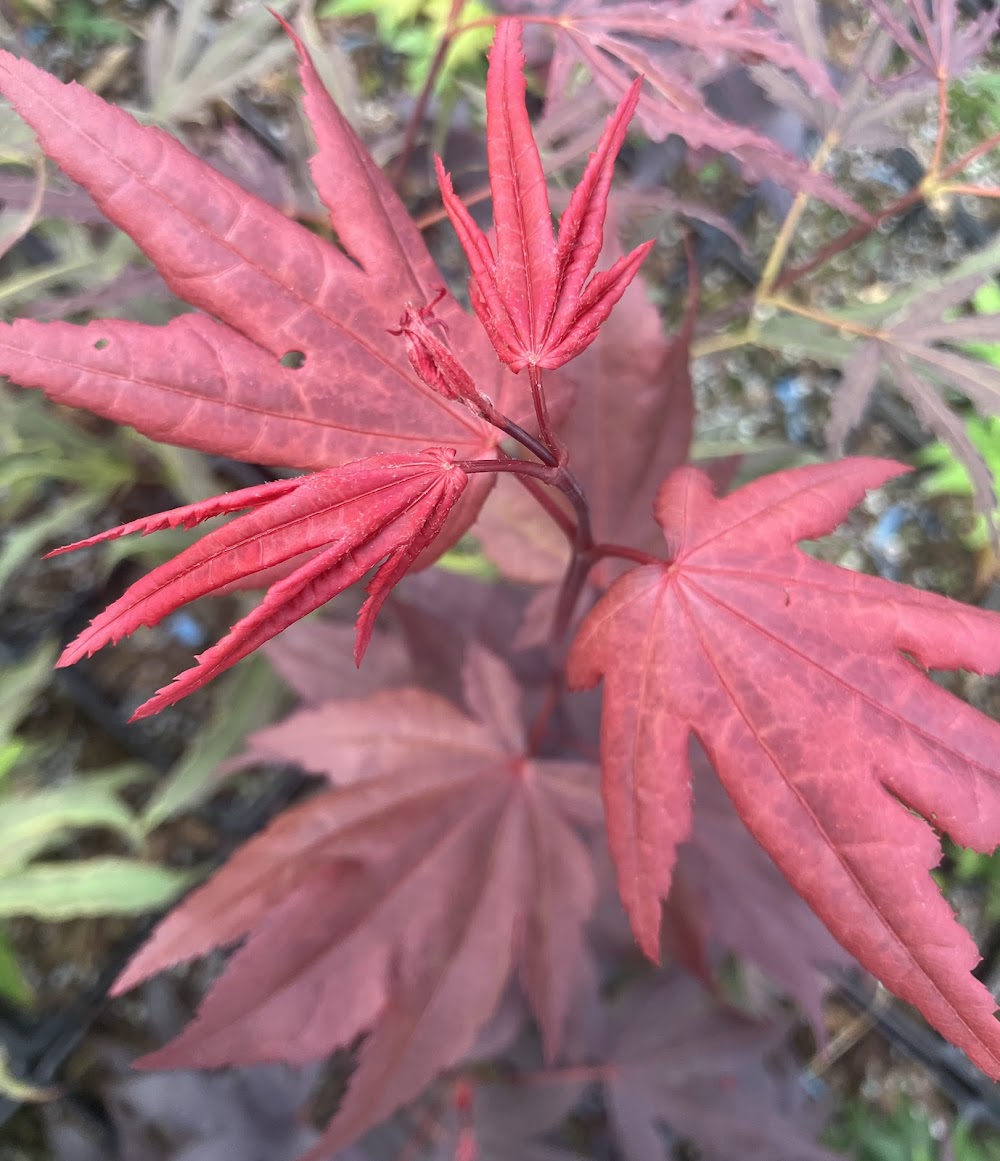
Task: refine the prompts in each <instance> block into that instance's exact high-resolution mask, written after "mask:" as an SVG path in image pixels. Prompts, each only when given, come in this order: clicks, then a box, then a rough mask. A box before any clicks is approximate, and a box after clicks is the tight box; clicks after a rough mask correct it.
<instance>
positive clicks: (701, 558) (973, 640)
mask: <svg viewBox="0 0 1000 1161" xmlns="http://www.w3.org/2000/svg"><path fill="white" fill-rule="evenodd" d="M902 471H905V469H904V468H902V467H901V466H900V465H898V464H893V463H889V462H887V461H882V460H870V459H853V460H844V461H842V462H841V463H837V464H820V465H816V466H812V467H807V468H799V469H796V470H793V471H785V472H778V473H776V474H774V475H771V476H767V477H766V478H764V479H761V480H758V481H756V482H754V483H753V484H750V485H748V486H747V487H745V488H741V489H740V490H738V491H737V492H734V493H733V494H731V495H730V496H727V497H725V498H724V499H721V500H717V499H715V498H714V497H713V496H712V493H711V486H710V484H709V482H708V479H707V477H706V476H705V475H704V474H703V473H701V472H699V471H697V470H695V469H693V468H685V469H681V470H679V471H677V472H674V473H673V474H672V475H671V476H670V477H668V479H667V481H666V482H665V483H664V485H663V486H662V488H661V489H660V493H659V495H658V497H657V501H656V505H655V514H656V518H657V521H658V523H659V524H660V526H661V527H662V529H663V534H664V536H665V538H666V541H667V544H668V546H669V555H670V561H669V563H666V562H665V563H663V564H662V565H659V564H658V565H645V566H642V567H640V568H636V569H634V570H632V571H631V572H629V573H626V575H625V576H623V577H621V578H620V579H619V580H617V581H616V582H615V583H614V584H613V585H612V586H611V588H610V589H609V590H608V592H607V594H606V595H605V596H604V597H603V598H602V600H601V601H600V602H599V603H598V604H597V605H596V606H595V608H594V609H593V610H592V611H591V613H590V614H589V615H588V617H587V619H586V620H585V621H584V624H583V626H582V628H581V630H580V632H579V635H578V637H577V639H576V641H575V643H574V646H573V649H572V652H571V655H570V658H569V679H570V681H571V683H572V684H573V685H574V686H576V687H583V686H589V685H592V684H593V683H594V682H596V681H597V680H598V678H600V677H601V676H603V677H604V683H605V708H604V713H603V721H602V725H601V756H602V767H603V793H604V800H605V808H606V813H607V818H608V829H609V835H610V842H611V847H612V852H613V854H614V857H615V861H616V864H617V868H618V878H619V889H620V891H621V894H622V898H623V900H624V902H625V906H626V909H627V911H628V912H629V915H630V917H631V920H632V925H633V928H634V930H635V933H636V936H637V938H638V940H639V942H640V943H641V944H642V946H643V948H644V949H645V950H646V952H647V953H648V954H649V955H650V956H652V957H654V958H655V957H656V956H657V954H658V950H659V941H658V930H659V923H660V903H659V900H660V898H661V897H662V896H664V895H665V894H666V893H667V891H668V889H669V886H670V880H671V875H672V871H673V864H674V858H675V848H676V845H677V843H678V842H680V841H682V840H683V839H684V838H685V836H686V835H687V833H688V831H689V828H690V815H691V804H690V798H691V770H690V766H689V763H688V739H689V735H690V733H691V732H692V731H693V732H694V733H695V734H696V735H697V737H698V739H699V740H700V741H701V744H702V745H703V746H704V748H705V750H706V751H707V753H708V755H709V757H710V758H711V760H712V763H713V765H714V766H715V768H716V770H717V772H718V774H719V777H720V779H721V781H722V782H723V784H724V786H725V787H726V790H727V791H728V793H729V796H730V797H731V798H732V800H733V803H734V804H735V806H736V809H737V811H738V812H739V814H740V816H741V818H742V819H743V821H744V823H745V824H746V826H747V827H748V829H749V830H750V831H751V833H752V834H753V835H754V836H755V837H756V839H757V840H758V841H759V842H760V844H761V845H762V846H763V847H764V848H765V849H766V850H767V851H768V853H769V854H770V855H771V857H772V858H773V859H774V861H775V863H776V864H777V865H778V867H779V869H780V870H781V871H782V873H783V874H784V875H785V877H786V878H787V879H788V880H789V882H790V883H791V884H792V885H793V886H794V887H795V889H796V890H797V891H798V892H799V894H800V895H802V896H803V898H804V899H806V901H807V902H808V903H809V904H810V905H811V906H812V908H813V909H814V910H815V911H816V913H817V914H818V915H819V916H820V918H821V919H822V920H823V921H824V923H826V925H827V927H828V928H829V929H830V931H831V932H832V933H833V934H834V935H835V936H836V938H837V939H838V940H839V941H840V942H841V943H842V944H843V945H844V947H846V948H847V949H848V950H849V951H851V952H852V953H853V954H854V955H855V956H856V957H857V959H858V960H860V962H861V963H862V964H863V965H864V966H865V967H867V968H868V970H869V971H871V972H872V973H873V974H874V975H876V976H878V978H879V979H881V980H882V981H884V983H885V984H886V986H887V987H889V988H891V989H892V990H893V991H894V992H896V993H897V994H898V995H900V996H901V997H903V998H904V999H906V1000H908V1001H909V1002H910V1003H912V1004H914V1005H916V1006H917V1007H918V1008H919V1009H920V1010H921V1011H922V1012H923V1014H924V1015H925V1016H926V1018H927V1019H928V1020H929V1021H930V1022H931V1023H932V1024H933V1025H934V1026H935V1027H936V1028H938V1029H939V1030H940V1031H941V1032H942V1034H943V1035H944V1036H946V1037H947V1038H948V1039H949V1040H951V1041H952V1043H954V1044H957V1045H959V1046H960V1047H962V1048H964V1049H965V1051H966V1052H967V1053H968V1054H969V1056H970V1057H971V1058H972V1059H973V1060H974V1061H975V1062H976V1064H978V1065H979V1066H980V1067H981V1068H983V1069H984V1070H985V1071H986V1072H988V1073H990V1075H992V1076H994V1077H1000V1025H998V1024H997V1022H996V1020H995V1018H994V1014H993V1013H994V1009H995V1007H996V1004H995V1002H994V1000H993V997H992V996H991V995H990V993H989V992H988V991H987V990H986V988H984V987H983V986H982V985H981V984H980V983H979V982H978V981H977V980H975V979H974V978H973V977H972V976H971V975H970V974H969V972H970V969H971V968H972V967H973V966H974V965H975V963H976V959H977V956H976V949H975V946H974V945H973V943H972V940H971V939H970V938H969V936H968V934H967V933H966V932H965V931H964V930H963V929H962V928H961V927H960V926H959V925H958V924H957V923H956V921H955V918H954V916H953V915H952V912H951V908H950V907H949V906H948V904H947V903H946V902H945V900H944V899H943V898H942V897H941V895H940V893H939V892H938V890H937V888H936V887H935V885H934V883H933V882H932V880H931V878H930V875H929V873H928V872H929V871H930V869H931V868H932V867H933V866H935V865H936V864H937V862H938V861H939V859H940V857H941V849H940V845H939V841H938V838H937V834H936V833H935V831H936V830H941V831H943V832H945V833H947V834H949V835H950V836H951V837H952V838H953V839H954V840H955V841H956V842H958V843H961V844H962V845H964V846H970V847H974V848H975V849H976V850H980V851H991V850H992V849H993V848H994V847H995V846H996V844H997V841H998V839H1000V724H997V723H996V722H994V721H991V720H990V719H988V718H985V717H984V716H983V715H982V714H980V713H977V712H976V711H975V710H973V709H972V708H970V707H969V706H968V705H966V704H965V703H964V702H962V701H960V700H959V699H958V698H956V697H954V696H953V695H951V694H950V693H948V692H946V691H945V690H943V689H941V688H940V687H939V686H938V685H936V684H935V683H934V682H933V681H932V680H931V679H930V678H929V677H928V676H927V674H926V672H925V669H927V668H941V669H956V668H963V669H970V670H973V671H975V672H979V673H986V672H995V671H996V670H997V668H998V665H1000V619H998V618H997V617H996V615H995V614H993V613H987V612H983V611H982V610H979V609H974V608H969V607H967V606H966V605H962V604H958V603H957V602H954V601H950V600H947V599H946V598H944V597H939V596H936V595H934V594H931V593H925V592H919V591H917V590H916V589H911V588H908V587H906V586H903V585H897V584H892V583H890V582H887V581H883V580H881V579H878V578H875V577H870V576H864V575H861V574H858V573H854V572H849V571H847V570H844V569H840V568H836V567H834V566H832V565H829V564H824V563H821V562H820V561H817V560H815V559H813V558H812V557H810V556H808V555H806V554H805V553H804V552H801V551H800V550H799V549H798V548H796V547H795V545H796V541H799V540H804V539H811V538H814V537H817V536H821V535H823V534H825V533H827V532H829V531H831V530H832V529H833V528H834V527H835V526H836V525H837V523H838V522H839V521H840V520H842V519H843V517H844V516H845V515H846V513H847V511H848V509H849V508H850V507H851V506H852V505H853V504H855V503H857V502H858V501H859V500H860V499H861V498H862V497H863V496H864V494H865V492H866V491H867V490H868V489H869V488H874V487H878V486H879V485H881V484H883V483H885V482H886V481H887V480H889V479H891V478H892V477H894V476H896V475H898V474H899V473H900V472H902ZM925 820H926V821H925Z"/></svg>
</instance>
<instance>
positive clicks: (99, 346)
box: [94, 339, 111, 351]
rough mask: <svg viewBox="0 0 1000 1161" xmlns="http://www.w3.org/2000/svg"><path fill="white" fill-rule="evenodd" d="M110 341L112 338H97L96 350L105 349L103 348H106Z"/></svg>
mask: <svg viewBox="0 0 1000 1161" xmlns="http://www.w3.org/2000/svg"><path fill="white" fill-rule="evenodd" d="M110 342H111V340H110V339H98V340H97V342H96V343H94V350H95V351H103V350H104V348H105V347H106V346H107V345H108V344H109V343H110Z"/></svg>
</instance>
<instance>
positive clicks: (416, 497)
mask: <svg viewBox="0 0 1000 1161" xmlns="http://www.w3.org/2000/svg"><path fill="white" fill-rule="evenodd" d="M467 482H468V477H467V476H466V474H465V472H463V471H462V469H461V468H459V467H457V466H456V465H455V462H454V452H453V451H450V450H449V451H445V450H442V449H440V448H437V449H431V450H428V451H426V452H423V453H421V454H419V455H412V456H398V455H379V456H371V457H370V458H369V459H367V460H359V461H358V462H357V463H353V464H345V465H344V466H343V467H340V468H328V469H327V470H326V471H324V472H315V473H313V474H312V475H309V476H302V477H299V478H298V479H294V480H279V481H277V482H276V483H273V484H264V485H262V486H261V487H257V488H243V489H241V490H240V491H237V492H231V493H229V494H228V495H225V496H216V497H213V498H212V499H211V500H205V501H202V502H201V503H199V504H188V505H186V506H185V507H183V508H174V509H172V510H171V511H169V512H161V513H159V514H158V515H156V516H149V517H146V518H145V519H142V520H134V521H133V522H132V523H131V524H123V525H122V526H121V527H119V528H112V529H110V530H109V531H107V532H102V533H100V534H99V535H97V536H91V537H90V538H89V539H87V540H81V541H79V542H78V543H77V544H70V545H67V546H66V547H65V548H60V549H57V550H56V552H57V553H58V552H70V551H72V550H73V549H76V548H84V547H86V546H88V545H91V544H97V543H99V542H101V541H104V540H115V539H117V538H118V537H119V536H126V535H128V534H129V533H130V532H142V533H148V532H155V531H158V530H159V529H163V528H177V527H184V528H192V527H194V526H195V525H196V524H200V523H202V521H204V520H208V519H210V518H211V517H213V516H218V515H221V514H222V513H224V512H236V511H239V510H240V509H246V508H250V509H252V511H250V512H248V513H247V514H246V515H244V516H240V517H238V518H237V519H235V520H233V521H231V522H230V523H228V524H225V525H223V526H222V527H221V528H217V529H215V530H214V531H213V532H209V533H208V534H207V535H206V536H204V537H202V539H201V540H199V541H198V542H197V543H196V544H193V545H191V547H190V548H187V549H185V550H184V551H183V552H182V553H180V554H179V555H178V556H176V557H174V559H173V560H171V561H168V562H167V563H166V564H162V565H160V567H159V568H155V569H154V570H153V571H152V572H151V573H149V575H148V576H144V577H143V578H142V579H141V580H139V581H137V582H136V583H135V584H134V585H132V587H131V588H130V589H128V591H127V592H126V593H125V594H124V595H123V596H121V597H119V598H118V600H117V601H115V602H114V603H113V604H111V605H109V607H108V608H107V609H105V610H104V612H103V613H101V615H100V616H99V617H96V618H95V619H94V620H93V621H92V622H91V623H90V625H89V627H88V628H86V629H85V630H84V631H83V632H82V633H81V634H80V636H79V637H77V638H76V640H75V641H73V642H71V643H70V644H69V645H68V646H67V647H66V649H65V651H64V652H63V654H62V656H61V657H60V658H59V665H72V664H74V663H75V662H77V661H79V660H80V658H81V657H87V656H89V655H90V654H91V653H95V652H96V651H97V650H98V649H100V648H101V647H102V646H104V645H107V644H109V643H113V642H115V641H119V640H121V638H122V637H125V636H127V635H128V634H129V633H132V632H134V631H135V630H136V629H137V628H138V627H139V626H140V625H156V624H158V623H159V622H160V621H162V620H163V618H164V617H166V616H168V615H169V614H170V613H172V612H174V611H175V610H176V609H179V608H180V607H181V606H182V605H186V604H187V603H188V602H189V601H193V600H197V599H198V598H199V597H203V596H207V595H208V594H209V593H214V592H217V591H218V590H220V589H224V588H226V587H227V586H229V585H232V584H234V583H236V582H238V581H244V580H246V579H247V578H250V577H253V576H255V575H256V574H258V573H262V572H264V571H265V570H267V569H272V568H276V567H278V566H281V565H284V564H286V563H287V562H289V561H294V560H295V559H296V558H298V557H302V556H303V554H307V555H308V558H307V559H305V561H304V562H303V563H300V564H299V565H298V567H296V568H294V569H293V571H292V572H290V573H289V574H288V575H287V576H285V577H284V579H282V580H280V581H278V582H276V583H275V584H273V585H271V587H270V588H269V589H268V591H267V595H266V596H265V597H264V599H263V601H261V603H260V604H259V605H258V606H257V608H255V609H254V610H253V612H252V613H249V614H248V615H247V616H246V617H244V618H243V619H242V620H241V621H239V622H237V624H236V625H234V626H233V628H232V629H231V630H230V632H229V633H228V634H227V636H225V637H224V638H223V639H222V640H221V641H220V642H218V644H216V645H213V646H212V648H211V649H209V650H207V652H205V653H202V654H201V655H200V656H199V658H198V664H197V665H196V666H194V667H193V668H192V669H189V670H187V671H186V672H185V673H182V674H181V675H180V676H179V677H177V678H175V679H174V681H173V682H172V683H171V684H170V685H168V686H165V687H164V688H163V689H161V690H160V691H159V692H158V693H157V694H156V695H155V696H154V697H152V698H150V699H149V701H147V702H145V703H144V704H143V705H141V706H140V707H139V709H137V710H136V712H135V713H134V714H133V715H132V717H133V720H135V719H136V718H144V717H148V716H149V715H150V714H154V713H158V712H159V711H160V710H161V709H163V708H164V707H165V706H168V705H172V704H173V703H174V702H175V701H179V700H180V699H181V698H182V697H186V696H187V695H188V694H189V693H193V692H194V691H195V690H196V689H200V688H201V687H202V686H203V685H205V684H206V683H207V682H209V681H211V679H212V678H213V677H215V676H217V675H218V674H219V673H221V672H222V671H223V670H225V669H228V668H229V666H231V665H233V664H235V663H236V662H237V661H239V660H240V659H241V658H243V657H246V656H247V655H248V654H249V653H252V652H253V651H254V650H255V649H257V648H259V647H260V646H261V645H263V644H264V642H265V641H269V640H270V639H271V638H272V637H274V636H276V635H277V634H278V633H280V632H281V631H282V629H285V628H287V627H288V626H289V625H291V624H292V623H293V622H295V621H298V620H300V619H301V618H302V617H304V616H306V615H307V614H308V613H311V612H313V610H314V609H318V608H319V607H320V605H322V604H325V603H326V602H327V601H328V600H330V599H331V598H332V597H335V596H336V595H337V594H338V593H340V592H343V591H344V589H346V588H347V587H348V586H349V585H352V584H354V583H355V582H356V581H359V580H360V579H361V578H362V577H363V576H364V575H365V573H366V572H368V570H369V569H371V568H374V567H375V565H377V564H379V562H380V561H382V562H383V563H382V564H381V567H380V568H379V569H378V571H377V572H376V573H375V576H374V577H373V578H372V580H371V583H370V584H369V585H368V592H369V597H368V600H367V601H365V603H364V605H363V606H362V608H361V612H360V614H359V615H358V623H357V643H356V645H355V659H356V661H357V662H358V664H360V663H361V658H362V657H363V655H364V652H365V649H366V648H367V646H368V642H369V640H370V639H371V634H372V627H373V625H374V622H375V617H376V615H377V614H378V611H379V609H380V608H381V607H382V604H383V603H384V601H385V598H386V597H387V596H388V595H389V591H390V590H391V589H392V587H393V585H395V584H396V582H397V581H399V580H400V578H401V577H402V576H403V575H404V574H405V573H406V571H407V570H408V569H409V568H410V566H411V565H412V564H413V562H414V561H415V560H416V558H417V557H418V556H419V555H420V553H421V552H422V551H423V550H424V549H425V548H426V547H427V546H428V545H429V544H430V543H431V542H432V541H433V540H434V539H435V537H436V536H437V535H438V533H439V532H440V531H441V528H442V526H443V524H444V521H445V519H446V517H447V516H448V513H449V512H450V511H451V510H452V508H453V507H454V505H455V503H456V502H457V501H458V499H459V497H460V496H461V495H462V492H463V490H464V488H465V485H466V483H467ZM52 555H54V554H52Z"/></svg>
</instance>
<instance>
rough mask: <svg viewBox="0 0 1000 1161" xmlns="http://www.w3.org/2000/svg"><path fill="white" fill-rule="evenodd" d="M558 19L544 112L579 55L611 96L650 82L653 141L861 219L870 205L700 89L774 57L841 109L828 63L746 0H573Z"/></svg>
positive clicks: (569, 89)
mask: <svg viewBox="0 0 1000 1161" xmlns="http://www.w3.org/2000/svg"><path fill="white" fill-rule="evenodd" d="M552 23H553V25H554V31H555V33H556V36H555V51H554V53H553V57H552V63H551V65H550V67H549V77H548V100H547V113H550V114H551V113H552V112H553V111H554V108H555V107H556V106H557V105H558V103H559V102H565V101H567V100H572V99H573V94H574V92H575V90H576V85H575V83H574V82H575V81H576V77H575V72H576V69H577V67H578V64H579V63H582V64H583V65H584V67H585V68H586V69H587V71H588V72H589V73H590V74H591V75H592V76H593V79H594V82H595V83H596V85H597V86H598V87H599V88H600V89H601V91H602V92H603V93H604V94H605V96H607V97H608V98H609V99H610V100H613V101H617V100H620V99H621V96H622V94H623V93H625V92H627V91H628V89H629V86H630V84H631V83H632V78H633V77H634V76H635V75H636V74H639V75H640V76H642V77H643V79H644V81H645V86H644V88H643V92H642V98H641V99H640V101H639V105H638V119H639V121H640V122H641V124H642V128H643V129H644V130H645V131H646V132H647V133H648V134H649V136H650V137H652V138H653V140H655V141H664V140H666V139H667V138H668V137H669V136H671V135H672V134H676V135H677V136H679V137H680V138H681V139H682V140H684V141H686V142H687V144H688V145H689V146H690V147H691V148H692V149H701V148H706V147H707V148H709V149H715V150H718V151H719V152H720V153H725V154H728V155H730V156H731V157H732V158H734V159H735V160H736V161H737V162H738V163H739V165H740V166H741V168H742V169H743V171H744V173H745V174H746V176H747V177H748V178H750V179H751V180H753V181H760V180H762V179H763V178H769V179H771V180H773V181H775V182H777V183H778V184H780V185H783V186H785V187H786V188H788V189H792V190H801V191H803V192H807V193H809V194H811V195H812V196H814V197H817V198H821V199H822V200H824V201H826V202H827V203H828V204H830V205H831V206H835V207H836V208H837V209H839V210H840V211H841V212H843V213H845V214H848V215H850V216H852V217H857V218H860V219H862V220H864V219H866V218H867V216H868V215H867V213H866V211H865V210H864V209H863V208H862V207H861V206H859V205H858V204H857V203H856V202H855V201H854V200H853V199H852V198H850V197H849V196H848V195H847V194H846V193H844V191H843V190H841V189H840V188H839V187H838V186H837V184H836V183H835V182H834V181H833V179H832V178H830V177H829V176H828V175H826V174H824V173H817V172H815V171H814V170H813V169H811V168H810V166H809V165H808V164H807V163H806V162H805V161H803V160H802V159H801V158H799V157H795V156H794V155H792V154H791V153H789V152H788V151H787V150H785V149H783V148H781V147H780V146H779V145H777V144H776V143H775V142H774V141H772V140H771V139H770V138H768V137H765V136H763V135H762V134H760V133H758V132H757V131H756V130H754V129H751V128H750V127H749V126H747V125H744V124H738V123H736V122H734V121H730V120H726V119H725V118H723V117H721V116H719V115H718V113H716V112H714V111H713V110H712V109H711V108H710V107H709V104H708V102H707V100H706V97H705V95H704V93H703V92H702V91H701V89H702V86H704V85H705V83H706V82H708V81H711V80H713V79H716V78H718V77H720V76H722V75H724V74H725V73H727V72H730V71H732V70H733V69H734V68H735V67H737V66H738V65H739V63H740V62H747V63H751V62H754V63H760V62H762V61H763V62H769V63H770V64H771V65H772V66H773V67H774V69H775V71H778V72H779V74H780V75H781V76H782V77H783V78H787V79H788V80H789V81H791V80H792V78H795V79H796V80H799V81H801V83H803V84H804V85H805V86H806V87H807V89H808V91H809V92H810V94H812V95H813V96H814V97H815V98H816V99H817V100H821V101H823V102H825V103H826V104H827V105H828V106H829V107H831V108H833V109H836V107H837V106H838V105H839V103H840V98H839V96H838V94H837V92H836V90H835V89H834V87H833V85H832V84H831V82H830V79H829V77H828V75H827V71H826V69H825V67H824V66H823V65H822V64H821V63H820V62H818V61H815V60H811V59H810V58H809V56H808V55H807V54H805V53H803V52H802V51H800V50H799V49H798V48H797V47H796V45H795V44H794V43H792V42H791V41H790V40H788V39H786V38H784V37H782V36H781V35H780V34H779V33H778V32H777V31H776V30H775V29H774V27H773V26H772V27H769V26H768V24H767V17H766V16H765V17H764V20H763V21H762V19H761V12H760V10H759V8H758V6H756V5H748V4H745V3H742V2H741V0H687V2H681V0H659V2H658V3H656V4H648V3H641V2H640V3H636V2H634V0H624V2H623V3H615V2H614V0H568V2H567V3H566V4H565V5H563V6H562V9H561V11H560V14H559V19H558V21H557V22H556V21H553V22H552Z"/></svg>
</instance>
